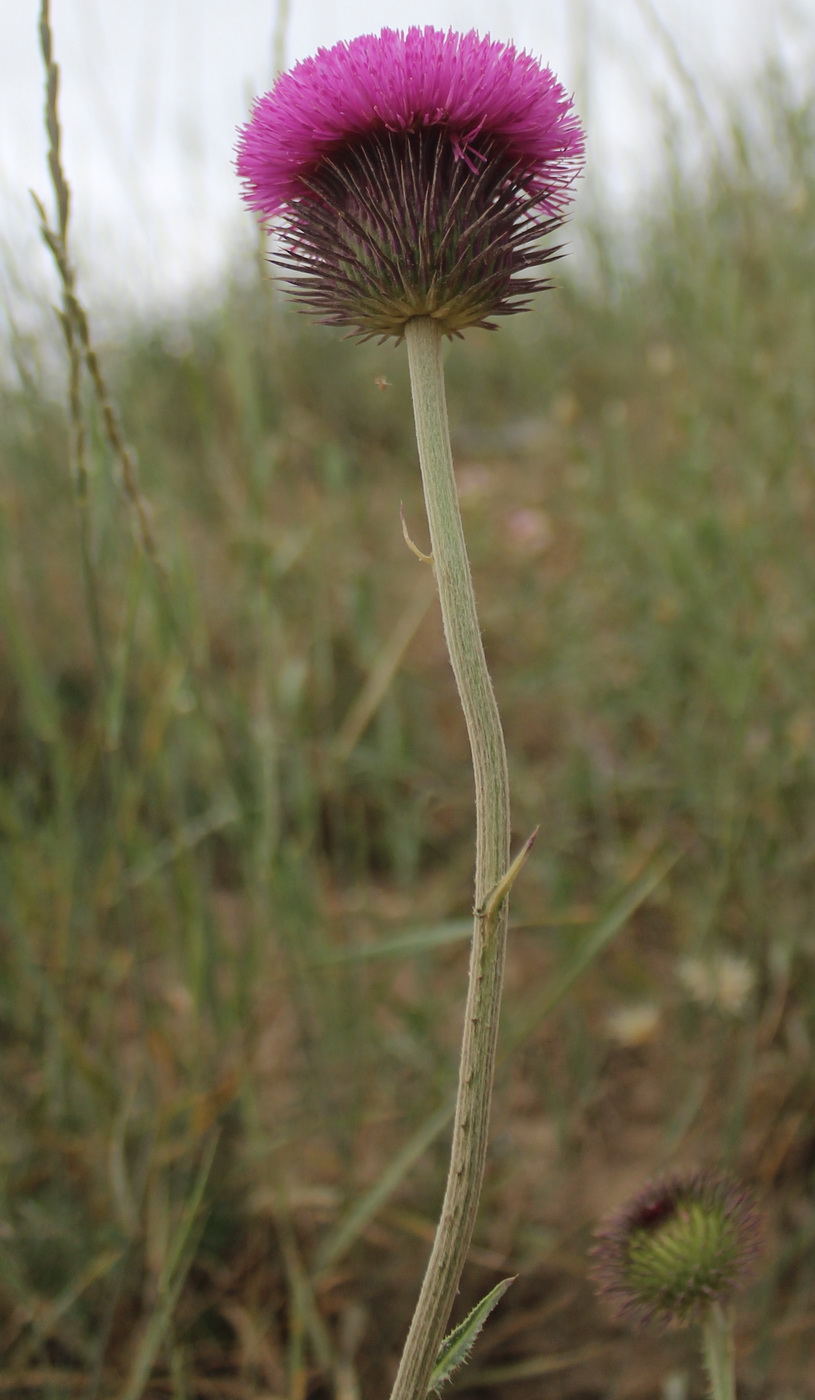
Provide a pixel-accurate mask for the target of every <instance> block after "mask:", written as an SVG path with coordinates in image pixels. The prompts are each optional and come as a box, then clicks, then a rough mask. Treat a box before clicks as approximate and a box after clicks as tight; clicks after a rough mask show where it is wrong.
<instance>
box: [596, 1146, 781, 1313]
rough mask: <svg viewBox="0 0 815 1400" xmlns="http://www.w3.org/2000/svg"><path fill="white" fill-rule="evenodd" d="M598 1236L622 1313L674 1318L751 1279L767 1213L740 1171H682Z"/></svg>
mask: <svg viewBox="0 0 815 1400" xmlns="http://www.w3.org/2000/svg"><path fill="white" fill-rule="evenodd" d="M595 1238H596V1244H595V1246H594V1249H593V1251H592V1254H593V1274H594V1277H595V1280H596V1282H597V1284H598V1286H599V1289H600V1292H601V1293H602V1294H603V1295H605V1296H606V1297H607V1298H609V1300H610V1301H611V1303H612V1305H613V1306H615V1308H616V1311H617V1312H618V1313H619V1315H621V1316H624V1317H627V1318H628V1319H629V1320H630V1321H632V1322H634V1323H635V1324H640V1325H643V1324H647V1323H650V1322H655V1323H658V1324H661V1325H662V1326H668V1325H670V1324H683V1323H687V1322H690V1321H693V1320H695V1319H701V1318H702V1317H703V1316H704V1315H705V1314H707V1313H708V1312H709V1311H710V1309H711V1307H712V1306H713V1305H714V1304H717V1303H718V1304H724V1303H726V1302H727V1301H728V1300H729V1298H730V1297H731V1296H732V1294H733V1293H735V1292H737V1291H738V1289H739V1288H741V1287H742V1286H743V1284H744V1283H745V1282H746V1281H747V1280H748V1278H749V1276H750V1273H751V1271H752V1266H753V1264H754V1262H755V1260H756V1258H757V1256H758V1253H759V1250H760V1243H761V1219H760V1216H759V1214H758V1212H757V1211H756V1209H755V1207H754V1205H753V1203H752V1200H751V1198H750V1196H749V1193H748V1192H747V1191H746V1190H745V1189H744V1188H743V1187H742V1186H740V1185H739V1184H738V1182H736V1181H735V1180H733V1178H731V1177H729V1176H727V1175H725V1174H723V1173H720V1172H717V1171H713V1170H704V1171H696V1172H675V1173H673V1174H671V1175H668V1176H664V1177H662V1178H660V1179H659V1180H658V1181H655V1182H653V1183H651V1184H649V1185H648V1186H646V1187H645V1188H644V1189H643V1190H642V1191H640V1192H639V1193H638V1194H637V1195H636V1196H635V1197H634V1199H633V1200H632V1201H630V1202H629V1203H628V1204H627V1205H626V1206H624V1207H623V1208H622V1210H620V1211H618V1212H617V1213H616V1214H615V1215H613V1216H612V1217H611V1218H610V1219H609V1220H608V1221H607V1222H606V1223H605V1224H604V1225H602V1226H601V1227H600V1229H599V1230H598V1231H597V1234H596V1237H595Z"/></svg>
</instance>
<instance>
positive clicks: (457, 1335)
mask: <svg viewBox="0 0 815 1400" xmlns="http://www.w3.org/2000/svg"><path fill="white" fill-rule="evenodd" d="M516 1277H517V1275H513V1277H512V1278H505V1279H503V1281H502V1282H501V1283H498V1284H496V1285H495V1288H493V1290H492V1292H491V1293H488V1294H487V1296H486V1298H482V1299H481V1302H480V1303H476V1305H475V1307H474V1308H473V1310H472V1312H471V1313H468V1314H467V1316H466V1317H465V1319H464V1321H463V1322H460V1323H459V1324H458V1327H454V1328H453V1330H452V1332H450V1334H449V1335H448V1336H447V1337H445V1339H444V1341H443V1342H442V1344H441V1346H440V1347H439V1354H438V1356H437V1357H436V1364H435V1366H434V1367H433V1372H432V1375H431V1377H430V1390H438V1389H439V1388H440V1387H441V1386H442V1385H443V1384H444V1382H445V1381H446V1380H449V1378H450V1376H451V1375H452V1374H453V1372H454V1371H457V1370H458V1368H459V1366H461V1365H463V1364H464V1362H465V1361H466V1360H467V1357H468V1356H469V1354H470V1349H471V1348H472V1345H473V1342H474V1341H475V1339H476V1337H477V1336H478V1334H479V1332H480V1331H481V1328H482V1327H483V1326H484V1323H485V1322H486V1320H487V1318H488V1317H489V1315H490V1313H491V1312H492V1310H493V1308H494V1307H495V1305H496V1303H499V1302H500V1301H501V1299H502V1298H503V1296H504V1294H505V1293H506V1291H507V1289H508V1288H509V1285H510V1284H511V1283H514V1282H515V1279H516Z"/></svg>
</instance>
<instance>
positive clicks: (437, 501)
mask: <svg viewBox="0 0 815 1400" xmlns="http://www.w3.org/2000/svg"><path fill="white" fill-rule="evenodd" d="M405 338H406V340H407V348H408V361H409V365H410V381H411V388H412V390H413V411H414V415H415V420H416V437H417V441H418V446H419V461H420V464H421V468H422V482H423V485H424V495H425V504H426V507H427V518H428V523H429V526H430V539H431V544H432V549H433V565H434V569H435V573H436V580H437V584H438V590H439V601H440V603H441V613H442V620H443V623H444V635H445V638H446V641H447V649H448V651H449V654H450V661H451V663H452V667H453V673H454V675H455V679H456V684H457V686H458V691H459V695H460V697H461V704H462V708H463V710H464V717H465V720H466V723H467V732H468V735H469V739H470V749H471V752H472V760H473V770H474V774H475V804H476V828H477V830H476V869H475V909H476V914H475V920H474V926H473V941H472V950H471V954H470V974H469V987H468V992H467V1004H466V1008H465V1017H464V1034H463V1041H462V1046H461V1062H460V1066H459V1081H458V1096H457V1099H456V1114H455V1121H454V1125H453V1143H452V1149H451V1157H450V1170H449V1174H448V1178H447V1188H446V1191H445V1196H444V1202H443V1205H442V1211H441V1217H440V1220H439V1224H438V1228H437V1231H436V1238H435V1242H434V1244H433V1251H432V1253H431V1256H430V1261H429V1263H428V1266H427V1272H426V1274H425V1277H424V1282H423V1284H422V1289H421V1293H420V1295H419V1300H418V1302H417V1304H416V1310H415V1312H414V1315H413V1321H412V1322H411V1325H410V1331H409V1332H408V1337H407V1341H406V1343H405V1349H404V1352H403V1355H402V1360H401V1362H400V1365H399V1371H398V1373H397V1376H396V1381H395V1384H394V1388H393V1392H392V1397H391V1400H424V1397H425V1396H426V1394H427V1389H428V1382H429V1380H430V1374H431V1371H432V1369H433V1364H434V1362H435V1360H436V1355H437V1352H438V1349H439V1345H440V1343H441V1341H442V1338H443V1335H444V1331H445V1328H446V1325H447V1321H448V1318H449V1316H450V1309H451V1307H452V1304H453V1299H454V1298H455V1295H456V1291H457V1289H458V1284H459V1279H460V1277H461V1271H462V1268H463V1267H464V1261H465V1258H466V1256H467V1251H468V1249H469V1245H470V1239H471V1237H472V1232H473V1226H474V1225H475V1218H476V1213H477V1211H478V1201H479V1197H480V1194H481V1184H482V1181H483V1177H484V1166H485V1162H486V1154H487V1134H488V1129H489V1115H490V1101H491V1098H492V1081H493V1071H494V1066H495V1048H496V1042H497V1036H498V1017H499V1012H500V1004H501V987H502V982H503V969H504V949H505V945H506V927H507V901H506V899H505V898H504V897H503V893H502V894H501V898H500V901H498V900H495V899H494V900H492V901H490V900H489V899H488V896H489V895H490V893H491V892H492V891H493V890H494V889H495V887H496V886H497V885H498V884H499V882H500V881H501V880H502V878H503V876H504V875H505V874H506V872H507V867H508V865H509V779H508V775H507V760H506V752H505V748H504V737H503V733H502V730H501V721H500V718H499V715H498V707H497V705H496V703H495V695H494V694H493V689H492V683H491V681H490V677H489V672H488V670H487V663H486V660H485V658H484V648H483V646H482V643H481V632H480V630H479V626H478V617H477V614H476V607H475V595H474V593H473V585H472V578H471V576H470V565H469V561H468V558H467V550H466V546H465V543H464V531H463V529H462V525H461V514H460V512H459V507H458V493H457V491H456V483H455V477H454V475H453V458H452V453H451V450H450V434H449V429H448V426H447V407H446V403H445V397H444V374H443V369H442V360H441V332H440V331H439V328H438V325H437V323H436V322H434V321H433V320H432V319H431V318H430V317H428V316H418V317H416V318H414V319H413V320H411V321H409V322H408V324H407V329H406V334H405Z"/></svg>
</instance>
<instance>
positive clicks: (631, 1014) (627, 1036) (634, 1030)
mask: <svg viewBox="0 0 815 1400" xmlns="http://www.w3.org/2000/svg"><path fill="white" fill-rule="evenodd" d="M658 1026H659V1007H658V1006H655V1005H654V1003H653V1002H652V1001H637V1002H629V1004H628V1005H627V1006H618V1007H617V1008H616V1010H614V1011H611V1012H609V1014H608V1016H607V1017H606V1030H607V1031H608V1033H609V1035H610V1036H611V1039H612V1040H616V1041H617V1044H618V1045H624V1046H625V1047H626V1049H634V1048H635V1047H636V1046H638V1045H646V1044H647V1042H648V1041H649V1040H653V1038H654V1036H655V1035H656V1032H657V1028H658Z"/></svg>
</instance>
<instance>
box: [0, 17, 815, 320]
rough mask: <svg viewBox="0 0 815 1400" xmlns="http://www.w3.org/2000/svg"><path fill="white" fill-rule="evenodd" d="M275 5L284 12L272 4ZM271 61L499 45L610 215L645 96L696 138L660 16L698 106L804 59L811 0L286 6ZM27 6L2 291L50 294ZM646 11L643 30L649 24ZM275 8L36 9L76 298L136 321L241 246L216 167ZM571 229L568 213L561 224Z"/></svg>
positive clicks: (33, 36) (15, 94)
mask: <svg viewBox="0 0 815 1400" xmlns="http://www.w3.org/2000/svg"><path fill="white" fill-rule="evenodd" d="M283 3H285V0H283ZM291 4H292V13H291V15H290V18H289V21H288V24H287V25H286V43H285V57H286V62H287V64H289V63H291V62H293V61H294V60H295V59H297V58H300V57H303V56H304V55H306V54H307V53H309V52H312V51H313V50H314V49H315V48H317V47H319V46H320V45H330V44H332V43H334V42H335V41H336V40H337V39H340V38H351V37H353V36H354V35H355V34H359V33H364V32H368V31H370V30H372V29H379V28H380V27H382V26H383V25H390V26H393V27H397V28H404V27H406V26H408V25H410V24H425V23H428V24H430V23H432V24H435V25H439V26H443V27H446V26H448V25H450V26H453V27H454V28H461V29H469V28H477V29H479V30H480V31H482V32H486V31H489V32H491V33H492V34H493V36H494V37H496V38H502V39H511V40H512V41H513V42H514V43H515V44H516V45H517V46H518V47H521V48H527V49H529V50H531V51H532V52H533V53H535V54H537V55H538V56H539V57H542V58H543V59H544V60H545V61H546V62H547V63H549V64H551V66H552V67H553V68H554V69H555V71H556V72H557V74H558V76H559V77H560V79H561V80H562V81H563V82H564V84H565V85H566V87H567V88H569V89H570V90H576V91H577V95H578V101H579V105H580V108H581V110H582V114H583V116H584V118H585V120H586V125H587V128H588V159H589V167H588V168H589V174H590V178H593V179H594V180H595V181H597V182H598V183H600V184H602V185H603V187H604V188H605V189H607V190H610V191H611V192H612V193H613V195H614V196H615V198H617V199H618V200H620V201H622V202H625V201H626V200H630V198H631V197H632V196H636V194H637V193H638V192H640V191H642V189H643V188H645V187H646V186H647V182H648V179H649V177H650V175H651V174H652V173H653V170H654V167H655V163H656V160H657V158H658V157H657V149H658V143H657V138H658V124H659V119H658V117H657V115H656V112H657V108H658V105H659V101H660V100H661V98H662V97H663V96H664V95H666V94H667V95H668V97H669V99H670V101H671V103H672V105H673V108H674V109H675V111H676V113H677V120H678V121H680V122H685V123H686V124H687V128H688V130H689V131H691V130H693V129H694V124H695V118H694V115H693V110H692V106H693V104H692V98H691V97H690V96H689V93H688V91H687V89H686V88H685V87H684V86H683V83H682V81H681V79H680V78H679V77H678V75H677V70H676V65H675V64H674V62H673V60H672V59H671V57H670V54H669V47H668V45H667V44H666V42H665V41H664V39H661V38H660V37H659V34H658V28H659V23H660V21H661V23H662V25H663V26H664V28H665V30H666V31H667V32H668V34H669V35H670V37H671V40H672V41H673V43H674V45H675V47H676V51H677V52H678V53H679V55H680V56H681V61H682V64H683V65H684V67H685V69H686V70H687V71H688V72H689V73H690V74H692V75H693V81H694V82H695V83H696V85H697V86H698V89H699V91H700V93H701V95H702V97H703V100H704V102H705V103H706V105H707V106H708V107H709V108H711V109H712V110H713V111H714V112H715V110H716V109H717V107H718V106H719V104H720V102H721V100H722V97H723V94H724V93H725V92H726V91H727V89H728V88H731V87H735V88H738V89H741V90H742V91H744V90H747V89H748V84H749V77H750V75H751V74H753V73H755V72H756V71H757V70H758V69H759V68H760V67H761V66H762V65H763V64H765V63H766V62H767V60H768V59H769V58H770V57H771V56H772V55H775V54H779V53H781V54H783V55H784V57H785V58H786V59H787V60H788V61H790V60H791V61H792V62H793V63H794V65H795V67H796V68H797V69H798V70H799V71H800V72H802V73H805V72H806V71H811V69H812V59H813V56H815V0H613V3H610V0H543V3H541V0H537V2H536V0H504V2H503V3H499V0H468V3H464V0H435V3H433V2H432V0H379V3H378V5H377V6H376V7H375V19H374V18H373V12H374V7H373V6H371V5H370V4H365V3H363V0H321V3H320V4H319V5H314V4H303V3H302V0H291ZM38 8H39V4H38V0H3V5H2V12H3V31H2V32H3V41H2V44H0V297H2V295H3V290H4V288H5V291H6V294H8V290H9V288H11V289H12V296H13V299H14V300H15V302H16V301H19V298H20V296H21V295H23V296H24V295H25V294H26V290H27V289H29V288H30V289H31V290H32V291H33V292H36V291H39V292H40V295H42V293H43V292H45V295H46V296H48V297H51V296H53V295H54V290H55V289H54V281H53V275H52V273H51V271H50V269H49V267H48V265H47V263H46V261H45V259H44V256H43V255H42V254H41V253H40V251H39V246H38V241H37V234H36V222H35V218H34V213H33V208H32V206H31V204H30V199H29V196H28V193H27V192H28V190H29V188H32V187H33V188H34V189H35V190H36V191H37V192H38V193H39V194H40V195H42V196H44V197H46V199H48V200H50V189H49V186H48V180H47V172H46V166H45V140H44V136H43V133H42V100H43V99H42V69H41V63H40V58H39V53H38V47H37V12H38ZM655 16H656V18H655ZM277 19H278V16H277V5H276V3H275V0H52V25H53V30H54V37H55V45H56V56H57V59H58V61H59V63H60V66H61V69H62V102H61V107H62V117H63V125H64V133H65V134H64V160H65V165H66V169H67V173H68V177H69V180H70V183H71V185H72V188H73V191H74V237H75V246H76V248H77V250H78V253H79V261H80V267H81V271H82V275H83V284H84V288H85V291H86V293H89V294H90V295H91V296H94V297H96V298H98V299H100V300H102V301H104V302H106V303H107V304H108V305H110V304H112V303H114V302H118V303H119V304H123V303H126V304H128V305H130V306H132V307H142V308H149V307H151V306H155V305H160V304H162V303H168V302H169V301H171V300H174V299H176V298H178V297H183V296H184V295H186V294H188V293H189V292H190V291H191V290H194V289H195V288H196V287H207V286H212V285H213V283H214V282H215V280H216V279H217V276H218V273H219V271H220V269H222V268H223V267H224V266H225V264H226V262H227V261H228V258H229V255H230V252H233V253H234V249H235V248H236V246H240V243H241V240H243V244H244V246H245V247H246V248H247V249H248V248H249V246H250V245H251V241H252V224H251V217H250V216H248V215H246V214H244V213H243V212H242V210H241V207H240V201H239V192H238V184H237V181H236V179H235V176H234V173H233V171H232V163H231V162H232V147H233V143H234V139H235V128H236V126H237V124H238V123H239V122H241V121H243V120H245V117H246V114H247V112H248V107H249V102H250V97H251V95H252V94H254V93H255V92H257V91H259V90H264V89H266V88H268V87H269V86H270V82H271V77H272V73H273V48H274V33H275V27H276V24H277ZM575 219H576V221H577V220H579V201H578V206H577V208H576V212H575Z"/></svg>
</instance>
